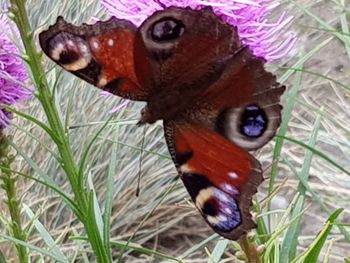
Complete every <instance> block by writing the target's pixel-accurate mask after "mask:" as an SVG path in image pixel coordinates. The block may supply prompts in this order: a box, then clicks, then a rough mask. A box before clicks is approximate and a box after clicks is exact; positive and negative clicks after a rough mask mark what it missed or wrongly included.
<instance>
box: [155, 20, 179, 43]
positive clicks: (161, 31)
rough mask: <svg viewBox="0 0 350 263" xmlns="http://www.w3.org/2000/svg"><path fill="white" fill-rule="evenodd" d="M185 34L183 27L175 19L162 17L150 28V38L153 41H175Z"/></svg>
mask: <svg viewBox="0 0 350 263" xmlns="http://www.w3.org/2000/svg"><path fill="white" fill-rule="evenodd" d="M184 32H185V25H184V24H183V23H182V22H181V21H180V20H177V19H174V18H171V17H164V18H162V19H161V20H158V21H157V22H155V23H154V24H153V25H152V26H151V32H150V33H151V37H152V39H153V40H154V41H158V42H163V41H170V40H175V39H177V38H179V37H180V36H182V34H183V33H184Z"/></svg>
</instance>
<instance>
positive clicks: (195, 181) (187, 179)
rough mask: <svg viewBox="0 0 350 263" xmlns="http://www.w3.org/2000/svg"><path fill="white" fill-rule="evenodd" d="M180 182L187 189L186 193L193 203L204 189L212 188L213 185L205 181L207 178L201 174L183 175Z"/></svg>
mask: <svg viewBox="0 0 350 263" xmlns="http://www.w3.org/2000/svg"><path fill="white" fill-rule="evenodd" d="M182 181H183V182H184V185H185V186H186V188H187V191H188V193H189V194H190V196H191V197H192V200H193V201H195V200H196V197H197V195H198V193H199V192H200V191H201V190H202V189H205V188H208V187H210V186H212V185H213V184H212V183H211V182H210V181H209V180H208V179H207V177H205V176H203V175H201V174H183V175H182Z"/></svg>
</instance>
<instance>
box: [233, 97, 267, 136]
mask: <svg viewBox="0 0 350 263" xmlns="http://www.w3.org/2000/svg"><path fill="white" fill-rule="evenodd" d="M240 121H241V122H240V126H239V129H240V132H241V133H242V134H243V135H245V136H247V137H250V138H257V137H260V136H261V135H262V134H263V133H264V132H265V130H266V128H267V122H268V119H267V116H266V113H265V111H264V110H263V109H261V108H260V107H259V106H257V105H254V104H253V105H248V106H246V107H245V109H244V111H243V113H242V115H241V118H240Z"/></svg>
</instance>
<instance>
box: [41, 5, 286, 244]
mask: <svg viewBox="0 0 350 263" xmlns="http://www.w3.org/2000/svg"><path fill="white" fill-rule="evenodd" d="M39 41H40V45H41V48H42V50H43V51H44V53H45V54H46V55H47V56H48V57H49V58H51V59H52V60H53V61H54V62H55V63H57V64H58V65H59V66H61V67H62V68H64V69H65V70H67V71H69V72H71V73H72V74H74V75H76V76H78V77H79V78H81V79H83V80H85V81H87V82H88V83H90V84H93V85H95V86H97V87H98V88H100V89H102V90H105V91H108V92H110V93H112V94H114V95H118V96H121V97H123V98H127V99H131V100H136V101H145V102H147V105H146V106H145V108H144V109H143V110H142V111H141V118H140V124H146V123H148V124H151V123H154V122H156V121H158V120H163V126H164V135H165V139H166V143H167V146H168V149H169V152H170V154H171V157H172V160H173V162H174V163H175V166H176V168H177V171H178V173H179V175H180V177H181V179H182V181H183V183H184V185H185V187H186V189H187V191H188V193H189V194H190V196H191V198H192V200H193V203H194V204H195V206H196V207H197V209H198V210H199V212H200V213H201V215H202V216H203V218H204V219H205V221H206V222H207V223H208V224H209V226H210V227H211V228H212V229H213V230H214V231H216V232H217V233H218V234H220V235H221V236H223V237H225V238H228V239H232V240H236V239H238V238H240V237H241V236H242V235H244V234H246V233H247V232H248V231H250V230H251V229H252V228H254V227H255V223H254V221H253V219H252V216H251V214H250V208H251V206H252V196H253V195H254V194H255V193H256V192H257V187H258V186H259V184H260V183H261V182H262V180H263V177H262V169H261V165H260V163H259V161H258V160H256V159H255V158H254V157H253V156H252V155H251V154H250V153H249V151H251V150H256V149H258V148H260V147H262V146H263V145H264V144H266V143H267V142H268V141H269V140H270V139H271V138H272V137H273V136H274V135H275V133H276V129H277V128H278V127H279V125H280V122H281V110H282V106H281V105H280V104H279V103H280V96H281V95H282V94H283V92H284V90H285V87H284V86H282V85H280V84H279V83H278V82H277V81H276V77H275V76H274V75H273V74H271V73H269V72H267V71H266V70H265V69H264V64H265V61H264V59H262V58H258V57H256V56H255V55H253V53H252V51H251V50H250V49H249V47H247V46H246V45H244V44H243V43H242V42H241V40H240V39H239V36H238V33H237V29H236V28H235V27H232V26H231V25H228V24H227V23H225V22H223V21H222V20H221V19H220V18H219V17H218V16H216V15H215V14H214V12H213V11H212V9H211V8H203V9H200V10H192V9H190V8H179V7H168V8H166V9H164V10H162V11H157V12H155V13H154V14H153V15H151V16H150V17H148V18H147V19H146V20H145V21H144V22H143V23H142V25H141V26H140V27H136V26H135V25H134V24H132V23H131V22H130V21H127V20H122V19H117V18H114V17H113V18H111V19H110V20H108V21H105V22H97V23H95V24H93V25H88V24H83V25H80V26H75V25H72V24H69V23H67V22H66V21H65V20H64V19H63V18H62V17H59V18H58V19H57V22H56V23H55V24H54V25H53V26H50V27H49V29H48V30H46V31H44V32H42V33H40V35H39Z"/></svg>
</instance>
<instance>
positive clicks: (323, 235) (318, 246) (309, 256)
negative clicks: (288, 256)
mask: <svg viewBox="0 0 350 263" xmlns="http://www.w3.org/2000/svg"><path fill="white" fill-rule="evenodd" d="M343 210H344V209H342V208H339V209H337V210H336V211H335V212H334V213H333V214H332V215H331V216H330V217H329V218H328V220H327V222H326V225H325V227H324V228H323V230H322V231H321V232H320V233H319V234H318V235H317V237H316V239H315V240H314V242H312V243H311V245H310V246H309V248H308V249H307V250H306V251H305V252H304V253H303V254H301V255H300V256H299V257H298V258H297V259H295V260H293V261H292V262H291V263H304V262H307V263H317V260H318V257H319V256H320V253H321V250H322V248H323V246H324V245H325V243H326V241H327V238H328V235H329V233H330V232H331V230H332V228H333V226H334V222H335V220H336V219H337V218H338V216H339V215H340V214H341V213H342V212H343Z"/></svg>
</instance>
